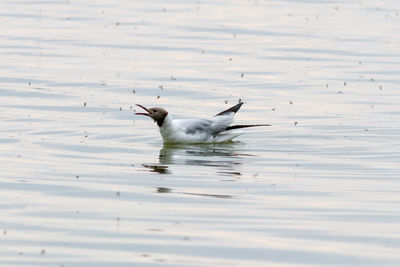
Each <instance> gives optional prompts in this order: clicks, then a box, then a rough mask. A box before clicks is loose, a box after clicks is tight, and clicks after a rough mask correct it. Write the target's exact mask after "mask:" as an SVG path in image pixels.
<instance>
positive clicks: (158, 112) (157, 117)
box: [135, 104, 168, 127]
mask: <svg viewBox="0 0 400 267" xmlns="http://www.w3.org/2000/svg"><path fill="white" fill-rule="evenodd" d="M136 106H138V107H141V108H142V109H144V110H145V111H146V112H147V113H142V112H136V113H135V114H136V115H143V116H147V117H150V118H152V119H153V120H154V122H157V125H158V126H160V127H161V126H162V125H163V123H164V119H165V117H167V115H168V112H167V111H166V110H165V109H163V108H157V107H156V108H146V107H144V106H142V105H139V104H136Z"/></svg>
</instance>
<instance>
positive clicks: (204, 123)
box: [182, 119, 216, 135]
mask: <svg viewBox="0 0 400 267" xmlns="http://www.w3.org/2000/svg"><path fill="white" fill-rule="evenodd" d="M182 122H183V125H184V127H185V132H186V133H187V134H197V133H206V134H209V135H215V134H216V133H215V129H214V127H212V123H213V122H212V121H211V120H206V119H191V120H184V121H182Z"/></svg>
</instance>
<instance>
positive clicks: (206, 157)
mask: <svg viewBox="0 0 400 267" xmlns="http://www.w3.org/2000/svg"><path fill="white" fill-rule="evenodd" d="M242 145H243V144H242V143H240V142H227V143H218V144H194V145H191V144H189V145H188V144H173V145H171V144H164V146H163V148H162V149H161V150H160V154H159V161H160V164H168V165H186V166H207V167H215V168H217V169H218V170H221V171H220V173H225V174H232V175H240V172H239V171H237V170H236V167H237V166H238V165H240V164H242V161H241V158H242V157H248V156H253V155H251V154H245V153H240V152H238V151H239V148H240V147H241V146H242Z"/></svg>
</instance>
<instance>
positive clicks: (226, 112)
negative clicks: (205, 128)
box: [214, 102, 244, 117]
mask: <svg viewBox="0 0 400 267" xmlns="http://www.w3.org/2000/svg"><path fill="white" fill-rule="evenodd" d="M243 104H244V102H239V103H237V104H236V105H234V106H233V107H230V108H228V109H227V110H224V111H222V112H220V113H218V114H217V115H215V116H214V117H216V116H221V115H226V114H228V113H231V112H233V113H236V112H238V110H239V109H240V107H241V106H242V105H243Z"/></svg>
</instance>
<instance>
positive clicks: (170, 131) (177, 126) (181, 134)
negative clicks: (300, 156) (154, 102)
mask: <svg viewBox="0 0 400 267" xmlns="http://www.w3.org/2000/svg"><path fill="white" fill-rule="evenodd" d="M242 105H243V102H239V103H238V104H237V105H235V106H233V107H231V108H229V109H227V110H225V111H222V112H220V113H218V114H217V115H215V116H214V117H212V118H211V119H173V118H172V116H171V115H170V114H169V113H168V112H167V111H166V110H165V109H163V108H159V107H155V108H145V107H144V106H142V105H139V104H136V106H138V107H141V108H142V109H144V110H145V111H146V112H147V113H139V112H137V113H135V114H136V115H144V116H148V117H150V118H152V119H153V120H154V122H156V123H157V125H158V127H159V129H160V134H161V136H162V138H163V141H164V143H220V142H226V141H229V140H232V139H233V138H235V137H237V136H239V135H241V134H243V133H244V132H242V131H235V130H236V129H239V128H246V127H255V126H270V125H269V124H251V125H249V124H246V125H231V124H232V122H233V117H234V116H235V113H236V112H237V111H238V110H239V109H240V107H241V106H242Z"/></svg>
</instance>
